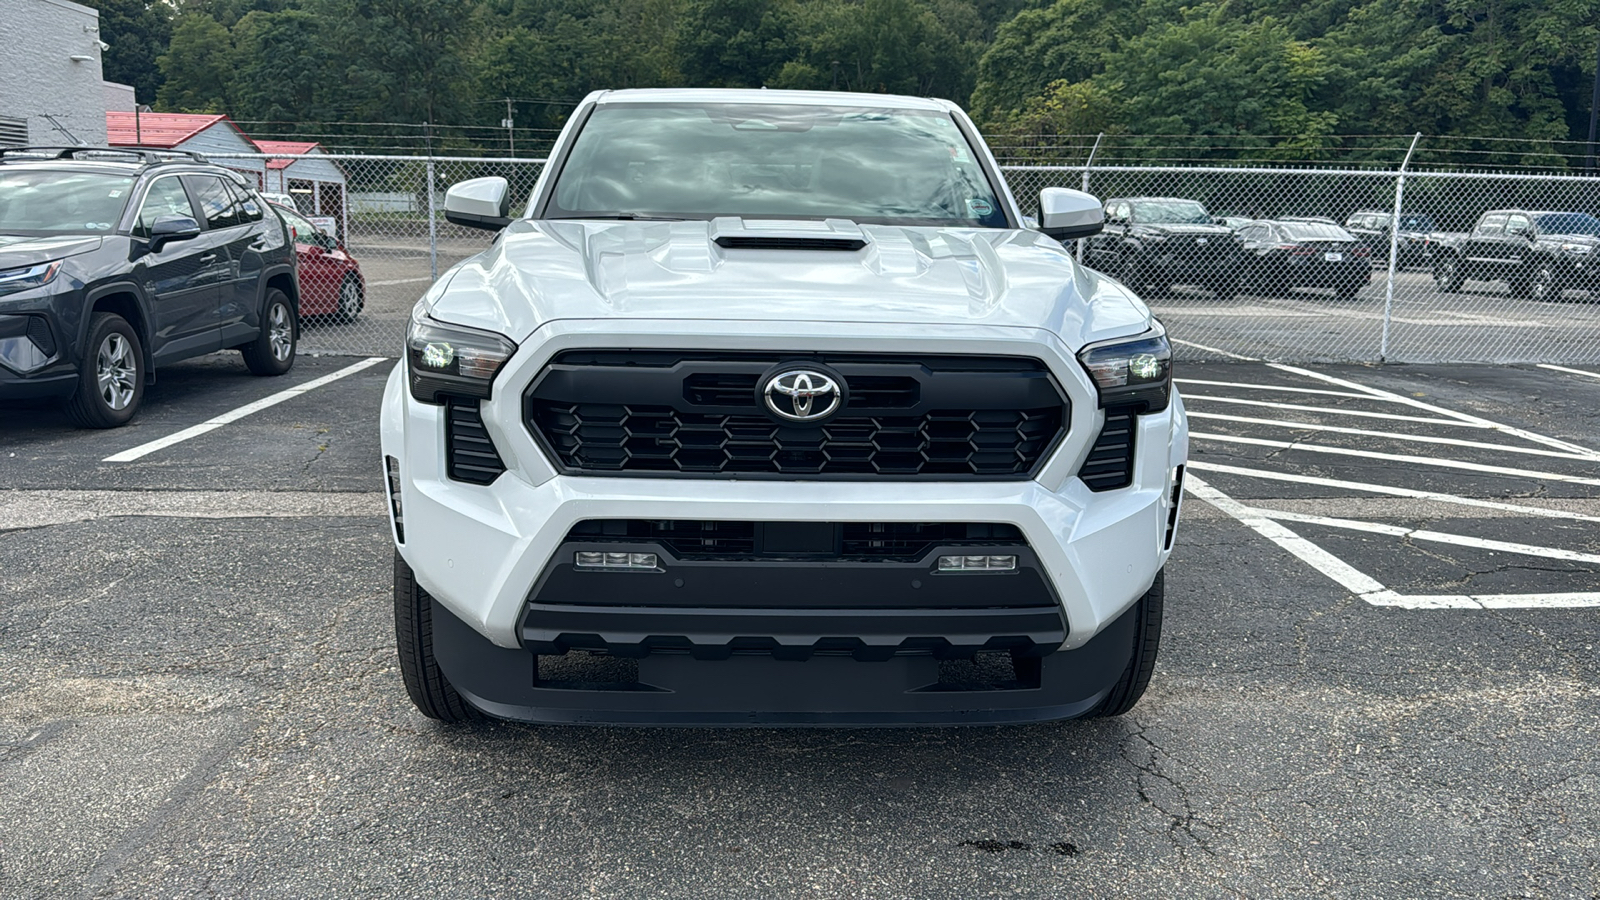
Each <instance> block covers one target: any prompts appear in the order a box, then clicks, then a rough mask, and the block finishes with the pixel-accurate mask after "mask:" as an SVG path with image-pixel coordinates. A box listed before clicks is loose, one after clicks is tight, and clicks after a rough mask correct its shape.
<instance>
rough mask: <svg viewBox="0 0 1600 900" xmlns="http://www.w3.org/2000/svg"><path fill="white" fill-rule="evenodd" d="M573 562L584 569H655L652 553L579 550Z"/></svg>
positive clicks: (655, 558)
mask: <svg viewBox="0 0 1600 900" xmlns="http://www.w3.org/2000/svg"><path fill="white" fill-rule="evenodd" d="M573 562H575V563H576V564H577V565H579V566H581V567H583V568H585V569H655V568H658V566H657V565H656V563H657V557H656V555H655V554H654V553H599V552H596V551H586V550H580V551H578V553H577V555H576V556H575V557H574V559H573Z"/></svg>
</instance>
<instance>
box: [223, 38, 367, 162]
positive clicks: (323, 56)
mask: <svg viewBox="0 0 1600 900" xmlns="http://www.w3.org/2000/svg"><path fill="white" fill-rule="evenodd" d="M327 31H328V29H327V23H326V22H325V21H324V20H323V19H322V18H320V17H319V16H317V15H316V14H314V13H312V12H309V11H306V10H303V9H288V10H284V11H282V12H260V11H256V12H251V13H248V14H246V15H245V17H244V18H242V19H240V20H239V23H238V24H237V25H235V26H234V28H233V41H234V46H235V47H236V52H237V54H238V58H239V66H238V70H237V72H236V75H235V78H234V79H233V82H232V90H231V92H230V96H231V97H232V100H233V108H232V109H231V110H230V112H231V113H232V114H233V115H234V116H235V117H237V118H238V119H241V120H246V121H270V122H274V123H279V124H278V125H276V126H275V127H273V128H272V129H270V130H272V131H274V132H281V131H285V130H291V129H292V128H293V126H292V125H286V124H284V123H297V122H301V121H307V120H309V121H326V120H329V119H333V118H335V117H336V113H335V109H336V108H337V107H338V106H339V104H340V102H341V100H342V99H343V98H342V97H341V93H342V88H343V82H342V80H340V79H338V78H337V77H336V73H337V72H338V70H339V66H338V65H337V64H336V60H337V55H336V53H335V49H336V48H335V47H334V45H333V44H332V43H331V42H330V41H328V40H327V39H326V37H327Z"/></svg>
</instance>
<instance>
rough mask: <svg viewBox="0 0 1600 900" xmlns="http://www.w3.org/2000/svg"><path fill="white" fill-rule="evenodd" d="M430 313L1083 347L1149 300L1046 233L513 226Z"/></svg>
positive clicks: (1140, 326) (731, 222)
mask: <svg viewBox="0 0 1600 900" xmlns="http://www.w3.org/2000/svg"><path fill="white" fill-rule="evenodd" d="M780 231H781V232H782V236H784V237H794V236H804V235H806V234H811V233H814V234H815V235H816V236H817V237H826V238H838V237H846V238H848V237H860V238H862V239H865V240H866V242H867V246H866V247H865V248H864V249H861V250H858V251H847V250H844V251H841V250H809V249H808V250H787V249H785V250H765V249H724V248H723V247H721V246H719V245H718V244H716V243H715V242H714V238H715V237H716V236H717V235H719V234H728V233H734V232H738V233H743V234H752V235H753V234H759V233H763V232H780ZM428 295H429V299H431V300H432V302H433V307H432V315H433V317H434V318H436V319H439V320H440V321H444V322H451V323H455V324H458V325H466V326H469V327H475V328H482V329H487V330H490V331H495V332H498V333H500V334H504V335H506V336H507V337H510V338H511V339H512V340H514V341H516V342H517V343H519V344H520V343H523V342H525V341H527V340H528V338H529V337H530V336H532V335H533V333H534V332H535V331H536V330H537V329H538V328H539V327H540V326H542V325H545V324H547V323H549V322H554V321H557V320H563V319H683V320H718V319H723V320H737V321H742V322H750V321H773V322H780V321H796V322H809V323H816V322H838V323H840V324H841V325H844V324H848V323H869V322H870V323H906V324H918V325H923V324H966V325H985V326H1009V327H1022V328H1046V329H1049V330H1050V331H1052V332H1054V333H1055V334H1056V335H1058V336H1059V337H1061V339H1062V340H1063V341H1064V342H1066V343H1067V344H1069V345H1070V346H1073V347H1080V346H1082V345H1084V344H1086V343H1089V342H1092V341H1097V340H1103V339H1106V338H1114V337H1122V336H1125V335H1133V334H1138V333H1140V332H1143V331H1145V330H1146V329H1148V328H1149V327H1150V325H1151V316H1150V311H1149V309H1148V308H1147V307H1146V306H1145V305H1144V303H1142V302H1141V301H1140V300H1139V299H1138V298H1136V297H1135V296H1134V295H1133V294H1132V293H1131V292H1129V291H1128V290H1127V289H1126V288H1124V287H1123V286H1122V285H1121V284H1119V283H1118V282H1116V281H1114V280H1112V279H1109V278H1106V277H1104V276H1102V275H1100V274H1099V273H1097V272H1094V271H1092V270H1090V269H1086V268H1083V267H1082V266H1079V265H1078V264H1077V263H1076V262H1075V261H1074V260H1073V259H1072V257H1071V256H1070V255H1069V254H1068V253H1067V252H1066V251H1065V250H1064V249H1063V248H1062V246H1061V245H1060V244H1059V243H1057V242H1056V241H1053V240H1051V239H1049V238H1047V237H1045V236H1044V235H1042V234H1039V233H1038V232H1034V231H1008V230H999V229H975V228H931V227H916V228H913V227H901V226H889V225H855V224H854V223H851V222H848V221H841V220H830V221H828V222H798V221H797V222H783V223H776V222H770V221H760V222H758V221H754V220H751V221H744V222H741V221H740V220H738V219H718V220H715V221H712V222H706V221H686V222H648V221H626V222H606V221H600V222H596V221H587V222H584V221H556V220H544V221H534V220H519V221H516V222H513V223H512V224H511V225H510V226H508V227H507V228H506V229H505V231H503V232H502V233H501V234H500V236H499V237H498V238H497V239H496V240H495V243H494V245H493V246H492V247H490V248H489V249H488V250H487V251H485V252H484V253H482V254H479V255H478V256H475V257H473V258H471V259H468V260H465V261H464V262H462V263H460V264H458V265H457V266H455V267H454V268H453V269H451V270H450V271H449V272H446V273H445V274H444V276H443V277H441V278H440V280H439V283H438V284H436V285H435V286H434V288H433V289H432V290H430V291H429V292H428Z"/></svg>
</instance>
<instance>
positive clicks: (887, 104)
mask: <svg viewBox="0 0 1600 900" xmlns="http://www.w3.org/2000/svg"><path fill="white" fill-rule="evenodd" d="M590 96H591V97H593V98H594V99H595V101H596V102H598V103H750V104H760V105H763V106H768V105H771V106H786V105H794V106H853V107H867V108H870V109H930V110H939V111H941V112H943V111H948V110H950V109H952V108H953V107H952V105H951V103H950V101H948V100H935V99H933V98H929V97H905V96H900V95H896V94H853V93H847V92H845V91H769V90H766V89H764V88H755V89H751V88H631V89H627V90H620V91H597V92H596V93H595V94H591V95H590Z"/></svg>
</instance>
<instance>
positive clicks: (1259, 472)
mask: <svg viewBox="0 0 1600 900" xmlns="http://www.w3.org/2000/svg"><path fill="white" fill-rule="evenodd" d="M1187 468H1188V469H1190V470H1194V471H1197V472H1216V473H1218V474H1222V475H1241V476H1244V477H1246V478H1261V479H1265V480H1267V481H1287V482H1291V483H1294V484H1310V485H1316V486H1317V487H1328V488H1339V489H1342V490H1347V491H1362V492H1364V493H1368V494H1385V495H1387V496H1390V497H1409V498H1412V499H1415V500H1431V501H1434V502H1438V503H1453V504H1455V505H1457V506H1475V507H1478V508H1480V509H1500V510H1505V511H1507V512H1515V513H1518V514H1520V515H1526V516H1529V517H1530V518H1532V517H1538V518H1548V519H1572V520H1575V521H1580V522H1600V516H1586V515H1583V514H1582V513H1574V512H1567V511H1566V510H1564V509H1547V508H1545V507H1542V506H1523V505H1522V504H1520V503H1502V502H1500V501H1498V500H1480V499H1478V498H1477V497H1458V496H1456V495H1455V494H1441V493H1439V492H1438V491H1419V490H1415V489H1413V488H1402V487H1391V486H1389V485H1382V484H1363V483H1362V482H1359V481H1340V480H1339V479H1336V478H1320V477H1318V476H1316V475H1300V474H1297V473H1294V472H1273V471H1269V470H1267V469H1247V468H1243V467H1241V466H1225V465H1221V464H1219V463H1209V462H1197V461H1195V460H1192V459H1191V460H1189V462H1188V464H1187Z"/></svg>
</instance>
